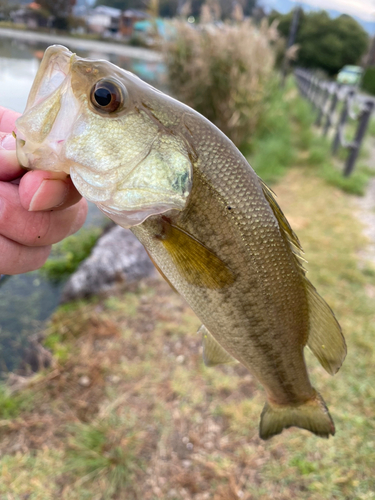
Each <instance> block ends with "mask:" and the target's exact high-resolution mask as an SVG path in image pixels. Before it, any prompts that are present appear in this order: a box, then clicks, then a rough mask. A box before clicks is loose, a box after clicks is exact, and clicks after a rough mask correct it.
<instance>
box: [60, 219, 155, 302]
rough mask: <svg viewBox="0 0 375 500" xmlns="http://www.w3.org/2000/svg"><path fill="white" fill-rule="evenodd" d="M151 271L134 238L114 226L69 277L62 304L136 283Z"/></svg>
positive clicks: (145, 254)
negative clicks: (119, 285)
mask: <svg viewBox="0 0 375 500" xmlns="http://www.w3.org/2000/svg"><path fill="white" fill-rule="evenodd" d="M154 272H155V268H154V265H153V264H152V262H151V261H150V258H149V257H148V255H147V252H146V250H145V249H144V248H143V246H142V245H141V243H139V241H138V240H137V239H136V237H135V236H134V235H133V234H132V233H131V232H130V231H129V230H128V229H123V228H122V227H120V226H114V227H113V228H111V229H110V230H109V231H107V232H106V233H105V234H104V235H103V236H102V237H101V238H100V239H99V240H98V242H97V244H96V245H95V247H94V249H93V250H92V252H91V255H90V256H89V257H88V258H87V259H86V260H85V261H84V262H83V263H82V264H81V265H80V266H79V268H78V269H77V271H76V272H75V273H74V274H73V275H72V276H71V277H70V278H69V280H68V281H67V283H66V284H65V286H64V289H63V292H62V297H61V302H62V303H64V302H69V301H71V300H76V299H81V298H84V297H90V296H91V295H96V294H98V293H103V292H107V291H108V290H109V289H110V288H111V287H112V286H113V285H114V284H115V283H118V282H121V281H126V282H131V281H137V280H139V279H141V278H145V277H147V276H151V275H152V274H153V273H154Z"/></svg>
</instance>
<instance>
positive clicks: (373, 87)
mask: <svg viewBox="0 0 375 500" xmlns="http://www.w3.org/2000/svg"><path fill="white" fill-rule="evenodd" d="M362 89H363V90H364V91H365V92H368V93H369V94H372V95H375V66H372V67H370V68H367V69H366V70H365V72H364V74H363V79H362Z"/></svg>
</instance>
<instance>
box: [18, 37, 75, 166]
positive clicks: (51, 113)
mask: <svg viewBox="0 0 375 500" xmlns="http://www.w3.org/2000/svg"><path fill="white" fill-rule="evenodd" d="M76 59H79V58H77V56H76V55H75V54H73V53H72V52H70V50H68V49H67V48H66V47H63V46H61V45H53V46H51V47H49V48H48V49H47V50H46V52H45V55H44V57H43V60H42V62H41V65H40V67H39V70H38V73H37V75H36V77H35V80H34V83H33V85H32V87H31V91H30V94H29V98H28V100H27V104H26V108H25V111H24V114H23V115H22V116H21V117H20V118H18V120H17V121H16V146H17V158H18V161H19V163H20V164H21V165H22V166H23V167H26V168H31V169H43V170H55V171H56V170H57V171H58V170H63V171H65V172H67V173H69V167H68V166H67V165H66V164H65V163H66V162H64V161H62V155H61V153H62V150H63V147H64V144H65V142H66V138H67V136H68V135H69V131H70V123H71V119H72V118H74V115H76V114H77V113H78V105H77V103H76V102H75V98H74V95H73V92H72V89H71V66H72V64H74V62H75V60H76Z"/></svg>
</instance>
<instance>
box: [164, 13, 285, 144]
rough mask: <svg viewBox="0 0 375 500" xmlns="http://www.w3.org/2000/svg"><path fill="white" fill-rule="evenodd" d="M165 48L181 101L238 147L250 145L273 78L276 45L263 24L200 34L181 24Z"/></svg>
mask: <svg viewBox="0 0 375 500" xmlns="http://www.w3.org/2000/svg"><path fill="white" fill-rule="evenodd" d="M175 29H176V36H175V39H174V40H173V41H172V42H170V43H168V45H167V46H166V47H165V60H166V64H167V70H168V85H169V88H170V89H171V91H172V93H173V94H174V95H175V96H176V97H177V99H179V100H181V101H183V102H184V103H186V104H188V105H189V106H191V107H192V108H194V109H196V110H197V111H199V112H200V113H202V114H203V115H204V116H206V117H207V118H208V119H209V120H210V121H212V122H213V123H214V124H215V125H217V126H218V127H219V128H220V129H221V130H222V131H223V132H224V133H225V134H226V135H227V136H228V137H229V138H230V139H232V141H233V142H234V143H235V144H236V145H237V146H239V147H241V146H243V145H244V143H248V142H249V140H250V141H251V137H252V136H253V135H254V132H255V129H256V127H257V124H258V122H259V120H260V118H261V116H262V114H263V112H264V108H265V106H266V100H267V97H269V93H270V91H271V88H270V83H271V80H273V78H274V73H273V65H274V53H273V50H272V48H271V45H270V44H271V42H272V41H273V40H274V39H275V37H276V29H275V28H274V27H272V26H271V27H268V25H267V23H263V24H262V25H261V27H260V29H258V28H256V27H255V26H253V25H252V24H251V23H250V22H244V23H241V24H239V25H233V26H231V25H226V26H224V27H223V28H222V29H214V28H211V30H204V31H198V30H197V29H193V28H191V27H189V26H187V25H186V24H184V23H176V24H175Z"/></svg>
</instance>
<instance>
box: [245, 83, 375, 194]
mask: <svg viewBox="0 0 375 500" xmlns="http://www.w3.org/2000/svg"><path fill="white" fill-rule="evenodd" d="M314 121H315V115H314V113H313V112H312V109H311V105H310V103H309V102H308V101H307V100H305V99H302V98H301V97H300V96H299V95H298V94H297V91H296V88H295V86H294V83H293V81H292V80H289V81H288V82H287V87H286V90H285V91H284V92H283V91H282V90H280V89H279V87H278V85H276V84H275V88H274V92H273V93H272V97H271V99H270V100H269V101H268V108H267V110H266V112H265V113H264V115H263V119H262V122H261V124H260V127H259V128H258V129H257V132H256V136H255V138H254V139H253V144H252V146H251V149H248V150H246V148H245V149H244V150H243V152H244V154H245V156H246V157H247V158H248V160H249V162H250V164H251V165H252V166H253V168H254V169H255V171H256V172H257V173H258V175H259V176H260V177H261V178H262V179H263V180H264V181H265V182H267V183H269V184H273V183H275V182H277V181H278V180H279V179H281V178H282V176H283V175H285V173H286V171H287V170H288V168H290V166H291V165H294V164H296V163H297V164H299V165H301V166H303V165H307V166H309V167H310V168H312V169H314V171H315V172H316V173H317V175H320V176H321V177H322V178H324V179H325V180H326V181H327V182H328V183H329V184H331V185H333V186H336V187H339V188H340V189H342V190H343V191H345V192H347V193H350V194H355V195H363V194H364V192H365V189H366V187H367V185H368V182H369V180H370V178H371V177H373V176H374V175H375V171H374V170H373V169H371V168H370V165H371V163H370V162H371V158H369V156H368V152H367V151H366V149H365V147H362V149H361V152H360V155H359V160H360V161H358V162H357V165H356V167H355V170H354V172H353V173H352V174H351V176H350V177H343V174H342V172H343V169H344V164H345V160H346V157H347V151H346V150H344V149H343V148H341V150H340V151H339V158H340V160H341V161H337V160H336V159H334V158H333V157H332V155H331V142H330V140H328V139H326V138H323V137H321V129H319V130H317V129H315V128H314ZM351 125H352V126H351V128H350V130H348V131H347V133H348V134H349V136H350V137H349V136H348V139H349V138H350V139H352V138H353V135H354V125H353V124H351ZM367 137H368V140H371V127H370V131H369V132H368V134H367ZM364 146H366V142H365V144H364Z"/></svg>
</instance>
